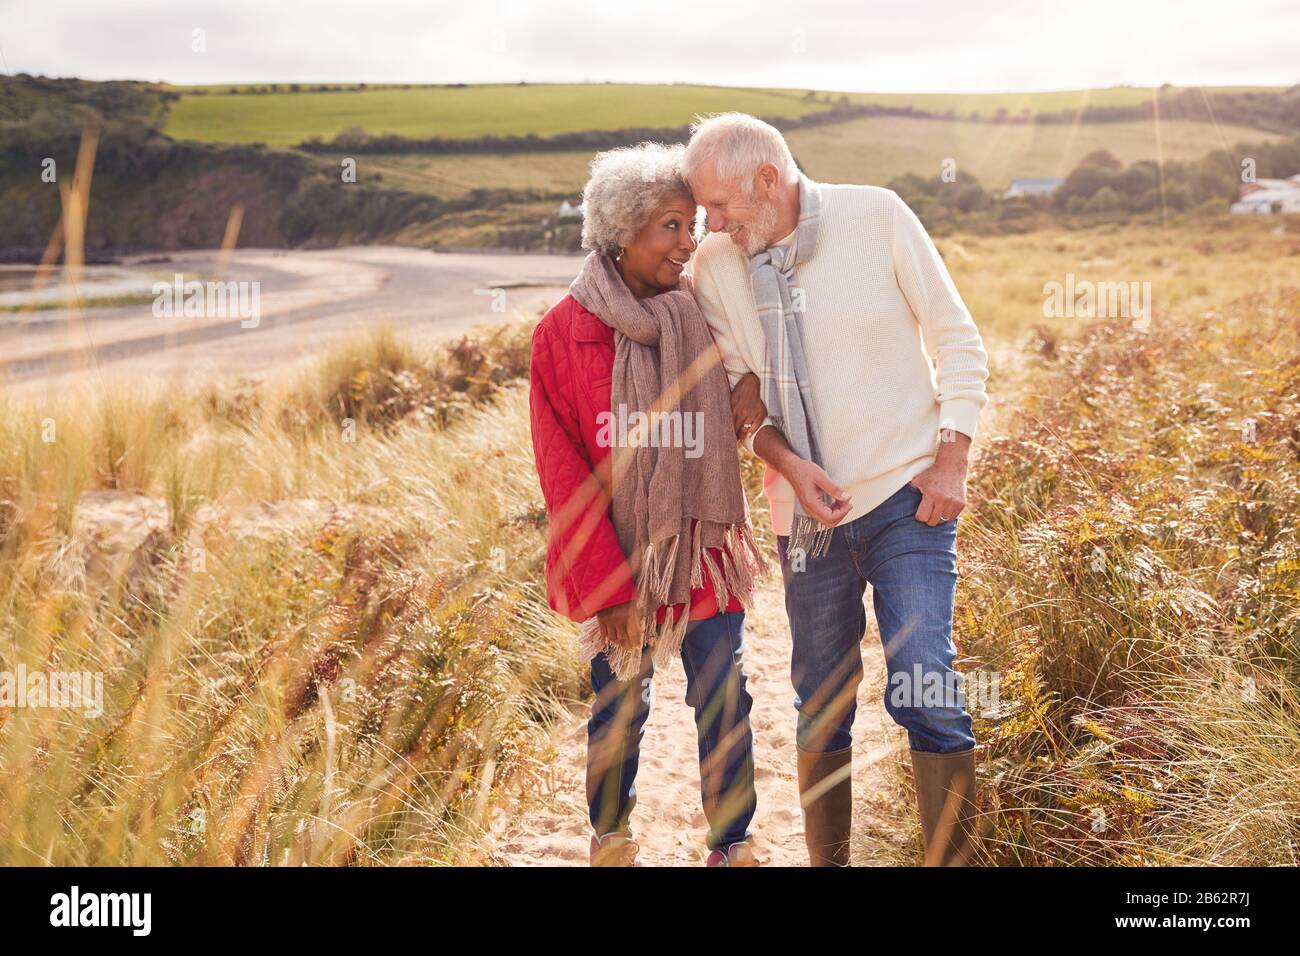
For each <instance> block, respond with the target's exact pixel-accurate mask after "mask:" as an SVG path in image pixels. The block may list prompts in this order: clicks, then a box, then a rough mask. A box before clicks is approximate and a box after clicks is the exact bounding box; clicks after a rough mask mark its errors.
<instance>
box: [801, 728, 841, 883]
mask: <svg viewBox="0 0 1300 956" xmlns="http://www.w3.org/2000/svg"><path fill="white" fill-rule="evenodd" d="M796 752H797V753H798V755H799V803H800V804H802V806H803V831H804V840H805V841H806V842H807V844H808V865H809V866H848V865H849V834H850V831H851V830H852V826H853V767H852V762H851V760H850V758H851V757H852V756H853V748H852V747H845V748H844V749H843V750H832V751H831V752H830V753H811V752H809V751H806V750H798V749H797V748H796Z"/></svg>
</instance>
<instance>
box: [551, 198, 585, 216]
mask: <svg viewBox="0 0 1300 956" xmlns="http://www.w3.org/2000/svg"><path fill="white" fill-rule="evenodd" d="M555 215H556V218H558V219H581V218H582V200H581V199H579V200H578V201H577V202H576V203H571V202H569V200H567V199H565V200H563V201H561V203H560V208H559V209H557V210H556V212H555Z"/></svg>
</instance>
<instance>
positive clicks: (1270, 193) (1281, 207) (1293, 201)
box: [1231, 174, 1300, 216]
mask: <svg viewBox="0 0 1300 956" xmlns="http://www.w3.org/2000/svg"><path fill="white" fill-rule="evenodd" d="M1231 208H1232V211H1233V212H1234V213H1237V214H1238V215H1260V216H1271V215H1274V214H1282V215H1287V214H1290V213H1300V174H1297V175H1295V176H1292V177H1290V178H1289V179H1258V180H1256V181H1255V182H1253V183H1242V184H1241V186H1240V187H1238V190H1237V201H1236V202H1235V203H1233V204H1232V207H1231Z"/></svg>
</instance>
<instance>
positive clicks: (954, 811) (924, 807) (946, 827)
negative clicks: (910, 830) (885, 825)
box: [911, 747, 979, 866]
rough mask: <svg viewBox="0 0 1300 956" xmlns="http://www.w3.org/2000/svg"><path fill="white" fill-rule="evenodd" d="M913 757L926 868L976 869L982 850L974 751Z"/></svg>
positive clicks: (916, 754)
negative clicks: (979, 850) (958, 867)
mask: <svg viewBox="0 0 1300 956" xmlns="http://www.w3.org/2000/svg"><path fill="white" fill-rule="evenodd" d="M911 754H912V774H913V776H914V777H915V778H916V808H917V812H918V814H919V815H920V817H921V838H922V840H923V841H924V843H925V865H926V866H971V865H973V864H974V863H975V860H976V853H977V849H978V846H979V813H978V810H977V807H976V803H975V748H974V747H972V748H971V749H970V750H963V751H961V752H960V753H951V754H935V753H924V752H922V751H920V750H913V751H911Z"/></svg>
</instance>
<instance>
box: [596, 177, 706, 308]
mask: <svg viewBox="0 0 1300 956" xmlns="http://www.w3.org/2000/svg"><path fill="white" fill-rule="evenodd" d="M694 221H695V200H694V199H693V198H692V197H691V194H690V193H681V194H680V195H675V196H670V197H669V198H668V199H667V200H665V201H664V202H663V203H662V204H660V205H659V207H658V208H656V209H655V211H654V212H652V213H651V214H650V218H649V220H647V222H646V224H645V225H644V226H642V227H641V231H640V232H638V233H637V234H636V238H635V239H633V240H632V242H631V244H630V245H628V246H626V247H625V248H624V249H623V256H622V258H621V259H619V260H618V261H617V262H616V263H615V265H616V266H617V267H618V271H619V274H620V275H621V276H622V277H623V281H624V282H626V283H627V286H628V288H629V289H631V290H632V294H633V295H634V296H636V297H637V298H638V299H644V298H646V297H647V296H652V295H655V294H657V293H658V292H660V291H661V290H663V289H671V288H676V286H677V282H678V280H679V279H680V278H681V275H682V269H684V268H685V267H686V263H687V262H688V261H689V260H690V258H691V253H693V252H694V251H695V240H694V239H693V238H692V237H691V226H692V224H693V223H694Z"/></svg>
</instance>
